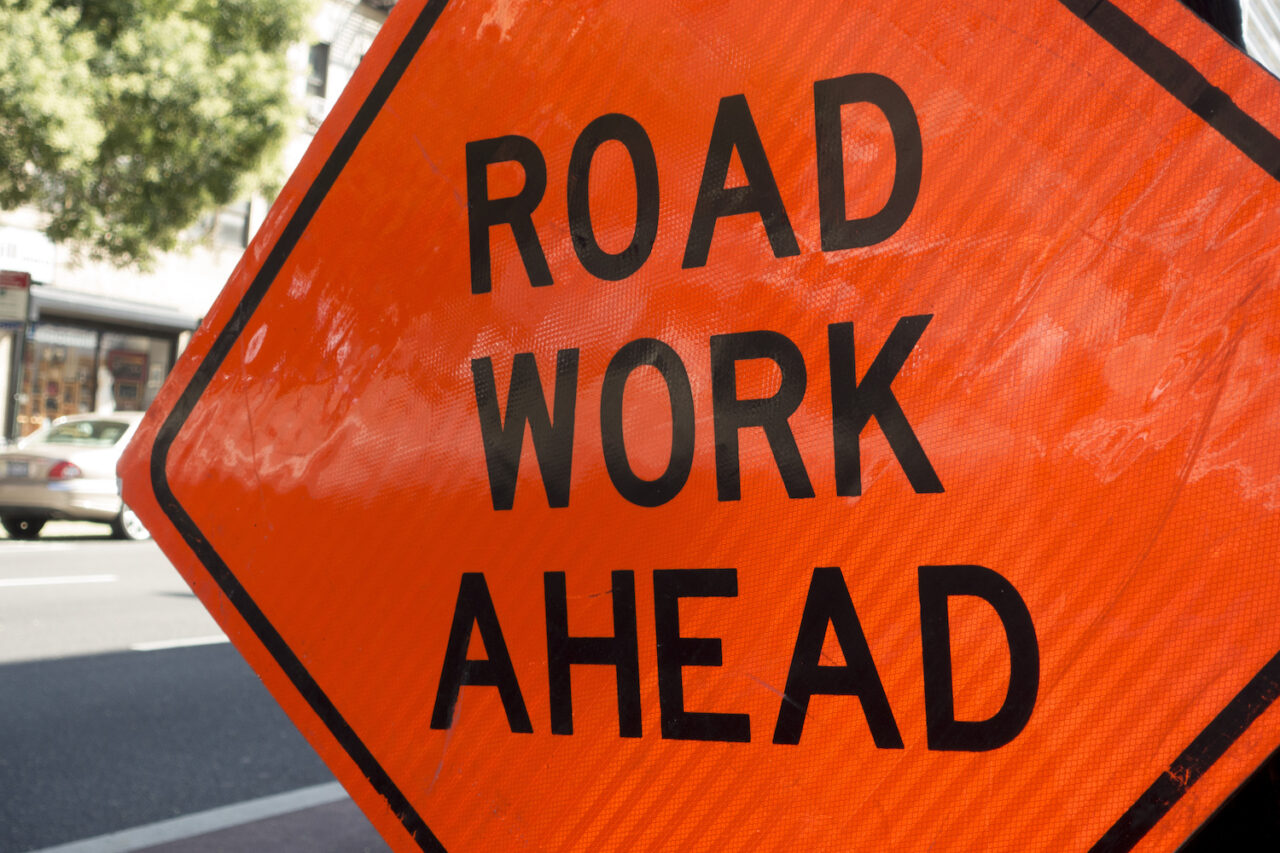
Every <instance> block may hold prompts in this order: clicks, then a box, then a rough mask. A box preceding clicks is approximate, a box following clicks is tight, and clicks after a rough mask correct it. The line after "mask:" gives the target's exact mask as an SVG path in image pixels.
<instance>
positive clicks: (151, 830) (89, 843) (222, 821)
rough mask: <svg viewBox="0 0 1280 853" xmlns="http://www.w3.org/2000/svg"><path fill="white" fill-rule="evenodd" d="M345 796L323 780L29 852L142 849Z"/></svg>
mask: <svg viewBox="0 0 1280 853" xmlns="http://www.w3.org/2000/svg"><path fill="white" fill-rule="evenodd" d="M346 798H347V792H346V791H344V790H343V789H342V786H341V785H339V784H338V783H337V782H326V783H325V784H323V785H312V786H311V787H309V788H298V789H297V790H294V791H286V792H285V793H283V794H273V795H272V796H269V797H259V798H258V799H256V800H245V801H244V802H242V803H233V804H232V805H229V806H220V807H219V808H216V809H209V810H208V811H203V812H195V813H194V814H189V815H183V816H182V817H175V818H171V819H169V820H162V821H157V822H156V823H148V824H143V825H142V826H135V827H133V828H132V829H122V830H120V831H119V832H109V833H107V834H106V835H98V836H95V837H94V838H85V839H83V840H81V841H72V842H70V843H68V844H59V845H58V846H57V847H46V848H44V849H43V850H35V851H32V853H125V851H129V850H142V849H144V848H147V847H154V846H156V845H157V844H165V843H168V842H170V841H181V840H183V839H185V838H194V837H196V836H198V835H206V834H208V833H211V832H217V831H218V830H221V829H230V828H232V827H235V826H241V825H243V824H246V823H253V822H254V821H258V820H265V819H266V818H269V817H279V816H280V815H285V814H290V813H292V812H297V811H302V810H303V809H309V808H312V807H314V806H324V805H328V804H329V803H336V802H338V801H340V800H345V799H346Z"/></svg>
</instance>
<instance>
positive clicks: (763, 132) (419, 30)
mask: <svg viewBox="0 0 1280 853" xmlns="http://www.w3.org/2000/svg"><path fill="white" fill-rule="evenodd" d="M1278 96H1280V83H1277V81H1276V80H1275V79H1273V78H1271V77H1270V76H1269V75H1267V74H1266V73H1265V72H1264V71H1262V70H1261V69H1260V68H1258V67H1257V66H1255V65H1254V64H1253V63H1252V62H1251V61H1250V60H1249V59H1248V58H1247V57H1245V56H1243V55H1242V54H1240V53H1239V52H1237V51H1235V50H1234V49H1232V48H1231V47H1229V46H1228V45H1227V44H1226V43H1225V42H1223V41H1222V40H1221V39H1220V38H1219V37H1217V36H1216V35H1215V34H1214V33H1213V32H1212V31H1210V30H1209V29H1208V28H1207V27H1205V26H1204V25H1203V24H1202V23H1200V22H1199V21H1198V20H1196V19H1195V18H1194V17H1192V16H1191V15H1190V14H1189V13H1188V12H1186V10H1185V9H1183V8H1182V7H1181V6H1179V5H1178V4H1177V3H1173V2H1156V0H1119V2H1106V0H1104V1H1103V2H1101V3H1094V2H1088V3H1077V2H1056V0H1027V2H1023V3H1016V4H1000V3H965V2H953V0H928V2H924V0H920V1H919V2H915V0H905V1H904V2H869V0H865V1H864V0H857V2H841V3H819V2H799V3H788V4H783V5H778V4H770V3H753V2H712V3H707V2H687V3H686V2H660V3H644V4H641V3H635V2H614V0H580V2H556V3H542V2H536V0H524V1H523V2H522V0H510V2H499V3H480V2H467V0H451V1H450V2H429V3H428V2H423V0H402V2H400V3H398V4H397V5H396V7H395V10H394V11H393V12H392V14H391V16H390V18H389V19H388V21H387V24H386V26H385V28H384V30H383V32H382V34H381V36H380V37H379V40H378V41H377V43H376V44H375V45H374V47H373V48H372V50H371V51H370V53H369V55H368V56H367V57H366V59H365V61H364V63H363V65H362V66H361V68H360V70H359V72H358V73H357V74H356V76H355V78H354V80H353V81H352V84H351V86H350V87H349V89H348V91H347V92H346V93H345V94H344V95H343V97H342V99H341V101H340V103H339V104H338V106H337V108H336V109H335V110H334V112H333V114H332V115H331V116H330V117H329V119H328V120H327V121H326V122H325V124H324V126H323V127H322V128H321V130H320V132H319V134H318V135H317V137H316V140H315V143H314V145H313V146H312V148H311V150H310V152H309V154H308V155H307V157H306V159H305V160H304V161H303V162H302V164H301V166H300V167H299V168H298V170H297V172H296V173H295V175H294V176H293V178H292V179H291V181H290V182H289V184H288V185H287V187H286V188H285V190H284V192H283V193H282V194H281V196H280V198H279V200H278V201H277V202H276V204H275V207H274V208H273V210H272V212H271V214H270V216H269V217H268V219H267V222H266V223H265V225H264V226H263V228H262V231H261V233H259V234H258V235H257V237H256V239H255V240H254V242H253V244H252V245H251V246H250V248H249V250H248V252H247V253H246V255H245V258H244V260H243V262H242V263H241V265H240V267H239V268H238V269H237V270H236V272H235V273H234V275H233V276H232V278H231V280H230V282H229V283H228V285H227V288H226V290H225V292H224V293H223V294H222V296H221V297H220V299H219V300H218V301H217V303H216V305H215V306H214V307H213V309H212V310H211V311H210V313H209V315H208V317H207V319H206V321H205V323H204V325H203V326H202V328H201V329H200V331H199V333H198V334H197V335H196V336H195V337H194V339H193V340H192V342H191V345H190V347H189V348H188V349H187V351H186V353H185V354H184V356H183V358H182V359H181V361H180V362H179V364H178V366H177V367H176V368H175V370H174V373H173V376H172V377H171V379H170V381H169V384H168V385H167V386H166V387H165V390H164V393H163V394H162V396H161V398H160V399H159V401H158V402H157V404H156V406H155V407H154V409H153V410H152V411H151V413H150V414H149V416H148V418H147V420H146V422H145V424H144V427H143V429H142V430H141V432H140V433H139V438H138V440H137V441H135V442H134V443H133V445H132V447H131V448H130V449H129V453H128V456H127V458H126V459H125V461H124V463H123V465H122V472H123V474H124V478H125V496H126V498H127V500H128V501H129V503H130V504H131V505H132V506H133V507H135V508H136V510H137V512H138V514H139V515H140V516H142V518H143V519H144V520H145V521H146V523H147V524H148V526H149V527H150V528H151V530H152V531H153V532H154V535H155V537H156V539H157V541H158V542H159V543H160V544H161V546H162V547H163V548H164V550H165V551H166V553H167V554H168V555H169V556H170V557H171V559H172V560H173V561H174V563H175V564H176V565H177V566H178V568H179V569H180V570H181V571H182V572H183V574H184V576H185V577H186V578H187V580H188V582H189V583H190V584H191V586H192V588H193V589H194V590H195V591H196V593H197V594H198V595H199V596H200V598H201V599H202V600H203V601H204V602H205V604H206V605H207V606H208V607H209V609H210V610H211V611H212V612H213V614H214V615H215V617H216V618H217V619H218V620H219V622H220V624H221V625H222V626H223V627H224V628H225V630H226V631H227V633H228V634H229V635H230V637H231V638H232V640H233V641H234V642H235V644H236V646H237V647H238V648H239V649H240V651H241V652H242V653H243V654H244V655H245V657H246V658H247V659H248V660H249V661H250V662H251V663H252V664H253V666H254V667H255V668H256V669H257V671H258V672H259V673H260V674H261V675H262V678H263V680H264V681H265V682H266V684H267V685H268V687H269V688H270V689H271V690H272V692H273V693H274V695H275V696H276V698H277V699H278V700H279V702H280V703H281V704H282V705H283V706H284V708H285V709H286V710H287V711H288V713H289V714H290V715H291V716H292V718H293V719H294V721H295V722H296V723H297V725H298V726H299V728H300V729H301V730H302V731H303V732H304V733H305V734H306V736H307V737H308V738H309V739H310V741H311V742H312V743H313V744H314V745H315V747H316V749H317V750H318V751H319V752H320V753H321V754H322V755H323V756H324V758H325V759H326V760H327V761H328V763H329V764H330V766H331V767H332V768H333V769H334V771H335V772H336V773H337V775H338V776H339V778H341V779H342V780H343V782H344V783H345V784H346V785H347V787H348V789H349V790H350V791H351V792H352V794H353V796H354V797H355V799H356V800H357V802H359V803H360V805H361V806H362V807H363V808H364V810H365V811H366V812H367V813H368V814H369V816H370V818H371V819H372V820H373V822H374V823H375V824H376V825H377V826H378V827H379V829H380V830H381V831H382V832H383V834H384V835H385V836H386V837H387V839H388V840H389V841H390V842H391V843H392V845H393V846H395V847H396V848H398V849H406V850H409V849H418V848H421V849H428V850H430V849H439V848H441V847H443V848H445V849H449V850H493V849H502V850H506V849H521V848H526V847H527V848H531V849H567V848H604V849H618V850H632V849H644V848H662V849H705V850H724V849H753V850H754V849H759V848H773V847H788V848H793V849H841V850H851V849H867V850H885V849H892V850H898V849H904V850H905V849H925V848H928V849H934V850H941V849H968V850H972V849H990V850H997V849H1001V850H1023V849H1054V850H1071V849H1087V848H1090V847H1093V846H1097V847H1099V848H1100V849H1127V848H1129V847H1132V846H1134V845H1138V846H1140V847H1141V848H1143V849H1160V850H1165V849H1171V848H1173V847H1176V846H1177V845H1178V844H1179V843H1181V842H1182V841H1183V840H1185V839H1186V838H1187V837H1188V836H1189V835H1190V833H1192V832H1193V831H1194V830H1195V828H1196V827H1198V826H1199V825H1200V824H1201V823H1203V821H1204V820H1205V819H1206V817H1207V816H1208V815H1209V814H1210V813H1211V812H1212V811H1213V810H1214V809H1215V808H1216V807H1217V806H1218V805H1219V804H1220V803H1221V802H1222V801H1223V800H1224V799H1225V798H1226V797H1227V796H1228V795H1229V794H1230V793H1231V792H1232V791H1233V790H1234V789H1235V788H1236V787H1238V786H1239V784H1240V783H1241V782H1242V781H1243V780H1244V779H1245V778H1246V777H1247V776H1248V774H1249V773H1250V772H1251V771H1252V770H1253V769H1255V768H1256V767H1257V766H1258V765H1259V764H1260V763H1261V761H1262V760H1263V759H1264V758H1265V757H1266V756H1267V755H1268V754H1270V752H1271V751H1272V750H1273V749H1274V748H1276V747H1277V745H1280V712H1277V710H1276V709H1275V707H1274V706H1273V704H1272V702H1273V700H1274V698H1275V696H1276V693H1277V684H1278V682H1277V670H1278V669H1280V663H1278V662H1277V658H1276V655H1277V652H1280V572H1278V571H1276V561H1277V557H1278V556H1280V524H1278V523H1280V432H1278V430H1280V371H1278V370H1277V369H1276V367H1277V350H1280V300H1278V297H1280V290H1278V285H1280V275H1278V273H1280V251H1278V249H1280V237H1278V236H1277V235H1280V181H1278V180H1277V175H1280V142H1278V141H1277V139H1276V137H1275V136H1274V135H1273V133H1272V129H1275V128H1280V110H1278V109H1277V105H1278V104H1280V97H1278Z"/></svg>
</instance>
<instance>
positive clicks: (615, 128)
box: [569, 113, 658, 281]
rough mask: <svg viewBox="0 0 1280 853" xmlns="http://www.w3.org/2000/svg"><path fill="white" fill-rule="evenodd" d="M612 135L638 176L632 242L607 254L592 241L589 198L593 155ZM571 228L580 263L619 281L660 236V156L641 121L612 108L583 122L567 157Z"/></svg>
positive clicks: (645, 256)
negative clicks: (583, 127) (595, 117)
mask: <svg viewBox="0 0 1280 853" xmlns="http://www.w3.org/2000/svg"><path fill="white" fill-rule="evenodd" d="M610 139H616V140H617V141H618V142H621V143H622V144H623V145H625V146H626V148H627V153H628V154H629V155H631V170H632V171H633V172H634V173H635V180H636V227H635V231H633V232H632V234H631V243H630V244H629V245H628V246H627V247H626V248H625V249H623V250H622V251H621V252H619V253H618V254H616V255H611V254H609V253H608V252H606V251H605V250H604V249H602V248H600V244H599V243H598V242H596V232H595V229H594V228H592V226H591V202H590V200H589V199H588V198H587V191H588V187H589V185H590V180H589V178H590V175H591V158H592V157H594V156H595V153H596V149H597V148H599V147H600V146H601V144H603V143H604V142H605V141H607V140H610ZM569 233H570V234H571V235H572V236H573V250H574V251H575V252H577V253H578V260H579V261H581V262H582V267H583V269H585V270H586V271H587V272H589V273H591V274H592V275H593V276H595V277H596V278H602V279H604V280H605V281H621V280H622V279H624V278H626V277H627V276H629V275H631V274H632V273H633V272H635V271H636V270H638V269H640V267H641V266H642V265H643V264H644V262H645V261H647V260H648V259H649V252H651V251H652V250H653V241H654V239H655V238H656V237H657V236H658V161H657V160H656V159H654V156H653V145H652V143H650V142H649V136H648V134H646V133H645V132H644V128H643V127H641V126H640V123H639V122H638V121H636V120H635V119H633V118H631V117H630V116H624V115H622V114H620V113H610V114H609V115H603V116H600V118H598V119H596V120H595V121H593V122H591V124H589V125H587V126H586V128H585V129H584V130H583V131H582V133H581V134H580V135H579V136H578V141H577V142H575V143H574V144H573V154H572V155H570V157H569Z"/></svg>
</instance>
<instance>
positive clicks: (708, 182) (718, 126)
mask: <svg viewBox="0 0 1280 853" xmlns="http://www.w3.org/2000/svg"><path fill="white" fill-rule="evenodd" d="M734 148H737V149H738V157H739V159H741V161H742V171H743V172H745V173H746V176H747V185H746V186H745V187H726V186H725V185H724V182H725V179H726V178H727V177H728V176H729V159H730V157H731V156H732V155H733V149H734ZM739 213H758V214H760V221H761V222H763V223H764V230H765V233H766V234H768V235H769V245H770V246H771V247H772V248H773V255H774V257H777V258H783V257H788V256H790V255H798V254H800V247H799V246H798V245H796V235H795V232H793V231H792V230H791V220H790V219H788V218H787V209H786V208H785V207H783V205H782V196H781V195H779V194H778V184H777V182H776V181H775V180H774V179H773V169H771V168H770V167H769V159H768V158H767V157H765V154H764V145H762V144H761V142H760V134H759V133H757V132H756V123H755V121H753V120H752V118H751V108H750V107H748V106H747V98H746V96H745V95H730V96H729V97H727V98H721V99H720V109H719V110H718V111H717V112H716V123H715V126H714V127H713V128H712V129H711V142H710V143H709V144H708V145H707V161H706V164H705V165H704V166H703V167H702V185H701V186H699V187H698V200H697V202H696V203H695V204H694V206H693V221H692V222H690V223H689V242H688V243H686V244H685V247H684V261H683V262H682V263H681V264H680V266H681V267H683V268H684V269H689V268H690V267H700V266H703V265H705V264H706V262H707V253H708V252H709V251H710V250H711V235H712V234H713V233H714V232H715V228H716V220H718V219H719V218H720V217H722V216H735V215H737V214H739Z"/></svg>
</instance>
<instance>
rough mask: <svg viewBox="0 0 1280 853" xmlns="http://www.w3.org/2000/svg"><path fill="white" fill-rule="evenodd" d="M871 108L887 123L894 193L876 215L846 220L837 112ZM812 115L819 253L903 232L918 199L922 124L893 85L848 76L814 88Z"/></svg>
mask: <svg viewBox="0 0 1280 853" xmlns="http://www.w3.org/2000/svg"><path fill="white" fill-rule="evenodd" d="M864 102H865V103H870V104H875V105H876V106H877V107H879V108H880V109H881V111H883V112H884V115H885V118H887V119H888V120H889V130H890V131H892V133H893V148H894V151H895V152H896V154H897V165H896V167H895V169H894V173H893V189H892V190H890V192H889V200H888V201H887V202H885V205H884V207H883V208H882V209H881V210H880V212H879V213H876V214H874V215H873V216H868V217H866V218H865V219H846V218H845V195H844V137H843V132H842V129H841V126H840V107H842V106H844V105H845V104H857V103H864ZM813 114H814V123H815V125H816V128H815V129H816V133H817V139H818V218H819V219H820V220H821V221H822V251H824V252H834V251H836V250H837V249H856V248H858V247H859V246H872V245H874V244H876V243H879V242H880V241H882V240H887V239H888V238H889V237H890V236H892V235H893V233H894V232H895V231H897V230H898V229H899V228H901V227H902V224H903V223H904V222H906V221H907V217H908V216H910V215H911V209H912V208H913V207H915V203H916V197H917V196H919V195H920V161H921V150H922V146H921V143H920V122H919V121H918V120H917V119H916V111H915V110H914V109H912V107H911V101H910V100H908V99H907V93H906V92H904V91H902V89H901V87H899V86H898V84H897V83H895V82H893V81H892V80H890V79H889V78H888V77H882V76H880V75H879V74H850V75H849V76H848V77H837V78H835V79H834V80H819V81H818V82H816V83H814V84H813Z"/></svg>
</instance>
